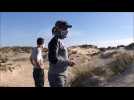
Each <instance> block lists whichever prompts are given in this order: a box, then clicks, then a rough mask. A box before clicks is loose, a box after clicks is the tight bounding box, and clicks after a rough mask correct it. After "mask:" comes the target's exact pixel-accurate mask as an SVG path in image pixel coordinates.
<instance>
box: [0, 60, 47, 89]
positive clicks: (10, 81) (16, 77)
mask: <svg viewBox="0 0 134 100" xmlns="http://www.w3.org/2000/svg"><path fill="white" fill-rule="evenodd" d="M17 63H18V64H20V65H21V68H18V69H16V70H15V71H13V72H6V73H5V72H4V73H0V86H4V87H34V81H33V75H32V71H33V70H32V65H31V64H30V62H28V61H25V62H22V61H19V62H17ZM45 74H46V75H47V73H46V71H45ZM46 75H45V76H46ZM46 78H47V76H46V77H45V79H46ZM44 87H49V84H48V81H47V79H46V81H45V85H44Z"/></svg>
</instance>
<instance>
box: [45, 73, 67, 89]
mask: <svg viewBox="0 0 134 100" xmlns="http://www.w3.org/2000/svg"><path fill="white" fill-rule="evenodd" d="M48 81H49V85H50V87H65V86H66V81H67V80H66V76H65V75H55V74H48Z"/></svg>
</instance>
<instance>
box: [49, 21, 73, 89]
mask: <svg viewBox="0 0 134 100" xmlns="http://www.w3.org/2000/svg"><path fill="white" fill-rule="evenodd" d="M71 27H72V25H69V24H68V23H67V22H66V21H62V20H59V21H57V22H56V23H55V26H54V27H53V28H52V34H53V35H54V37H53V38H52V39H51V41H50V42H49V44H48V59H49V71H48V80H49V84H50V87H65V86H66V85H65V84H66V81H67V73H66V71H67V68H68V66H74V65H75V63H74V62H73V61H70V60H69V59H68V51H67V48H66V47H65V46H64V45H63V43H62V40H63V39H65V38H66V37H67V34H68V28H71Z"/></svg>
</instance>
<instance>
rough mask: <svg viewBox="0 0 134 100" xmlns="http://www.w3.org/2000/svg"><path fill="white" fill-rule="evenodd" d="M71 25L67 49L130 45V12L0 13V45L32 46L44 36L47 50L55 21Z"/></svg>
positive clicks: (131, 16) (131, 27)
mask: <svg viewBox="0 0 134 100" xmlns="http://www.w3.org/2000/svg"><path fill="white" fill-rule="evenodd" d="M60 19H62V20H67V21H68V22H69V23H70V24H72V26H73V27H72V29H70V30H69V34H68V38H67V39H65V40H64V43H65V45H66V46H71V45H79V44H93V45H97V46H98V47H106V46H116V45H121V44H123V45H127V44H129V43H131V42H133V27H134V26H133V13H132V12H0V44H1V45H2V46H17V45H19V46H35V45H36V39H37V37H43V38H44V39H45V44H46V47H47V44H48V42H49V41H50V39H51V38H52V35H51V29H52V27H53V25H54V23H55V21H57V20H60Z"/></svg>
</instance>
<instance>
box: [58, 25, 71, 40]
mask: <svg viewBox="0 0 134 100" xmlns="http://www.w3.org/2000/svg"><path fill="white" fill-rule="evenodd" d="M57 31H58V32H59V33H60V38H61V39H64V38H66V37H67V34H68V28H67V27H58V29H57Z"/></svg>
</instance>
